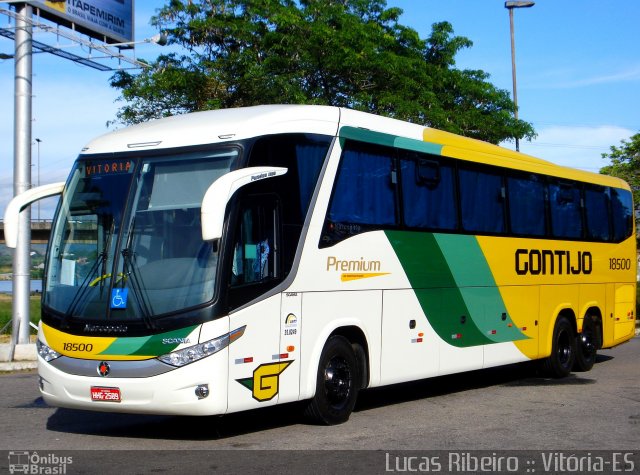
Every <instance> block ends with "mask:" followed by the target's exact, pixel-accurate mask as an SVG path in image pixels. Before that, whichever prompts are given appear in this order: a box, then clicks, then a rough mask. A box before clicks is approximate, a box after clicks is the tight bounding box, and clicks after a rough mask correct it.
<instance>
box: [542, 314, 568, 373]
mask: <svg viewBox="0 0 640 475" xmlns="http://www.w3.org/2000/svg"><path fill="white" fill-rule="evenodd" d="M575 359H576V337H575V332H574V331H573V325H571V322H570V321H569V320H568V319H567V318H566V317H563V316H560V317H558V319H557V320H556V324H555V326H554V327H553V339H552V341H551V355H549V357H548V358H546V359H545V360H544V362H543V369H544V371H545V373H547V374H548V375H549V376H551V377H553V378H564V377H566V376H568V375H569V373H571V369H572V368H573V363H574V361H575Z"/></svg>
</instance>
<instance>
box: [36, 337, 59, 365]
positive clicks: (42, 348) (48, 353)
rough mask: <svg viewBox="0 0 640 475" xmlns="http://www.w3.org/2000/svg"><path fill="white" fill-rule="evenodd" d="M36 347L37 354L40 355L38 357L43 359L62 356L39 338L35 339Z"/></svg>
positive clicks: (48, 359)
mask: <svg viewBox="0 0 640 475" xmlns="http://www.w3.org/2000/svg"><path fill="white" fill-rule="evenodd" d="M36 349H37V350H38V354H39V355H40V357H41V358H42V359H43V360H45V361H51V360H55V359H56V358H60V357H61V356H62V355H61V354H60V353H58V352H57V351H54V350H52V349H51V348H49V347H48V346H47V345H45V344H44V343H42V342H41V341H40V340H36Z"/></svg>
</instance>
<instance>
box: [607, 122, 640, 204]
mask: <svg viewBox="0 0 640 475" xmlns="http://www.w3.org/2000/svg"><path fill="white" fill-rule="evenodd" d="M620 144H621V145H620V146H619V147H616V146H615V145H612V146H611V147H610V148H609V150H610V152H609V153H603V154H602V158H607V159H609V160H611V165H608V166H606V167H604V168H602V169H600V173H602V174H605V175H611V176H615V177H618V178H622V179H623V180H625V181H626V182H627V183H629V185H630V186H631V190H632V191H633V201H634V203H636V207H638V204H639V203H640V132H639V133H637V134H635V135H632V136H631V139H630V141H626V140H621V141H620Z"/></svg>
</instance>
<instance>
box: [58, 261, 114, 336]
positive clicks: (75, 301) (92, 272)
mask: <svg viewBox="0 0 640 475" xmlns="http://www.w3.org/2000/svg"><path fill="white" fill-rule="evenodd" d="M106 262H107V251H106V250H103V251H102V252H101V253H100V254H98V257H97V259H96V261H95V262H94V263H93V265H92V266H91V269H89V272H88V273H87V275H86V276H85V278H84V280H83V281H82V283H81V284H80V292H78V293H76V295H75V296H74V297H73V300H71V303H70V304H69V308H68V309H67V311H66V312H65V314H64V319H63V322H62V323H64V321H65V320H66V319H67V318H69V317H70V316H71V315H73V312H74V311H75V310H76V307H77V306H78V304H79V303H80V302H81V301H82V299H83V298H84V295H85V294H86V293H87V290H88V289H89V287H93V286H92V285H91V284H90V283H92V282H93V281H92V280H90V279H92V278H93V276H94V275H95V272H96V271H97V270H98V267H99V266H100V265H101V264H102V274H101V276H100V292H102V289H103V287H104V284H103V281H104V280H105V279H106V276H105V274H104V271H105V270H106V269H105V263H106Z"/></svg>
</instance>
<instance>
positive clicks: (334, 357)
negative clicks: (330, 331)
mask: <svg viewBox="0 0 640 475" xmlns="http://www.w3.org/2000/svg"><path fill="white" fill-rule="evenodd" d="M359 381H360V377H359V375H358V362H357V359H356V355H355V353H354V351H353V347H352V345H351V343H350V342H349V340H347V339H346V338H344V337H343V336H338V335H336V336H332V337H330V338H329V339H328V340H327V343H326V344H325V346H324V349H323V350H322V355H321V356H320V364H319V365H318V374H317V378H316V394H315V396H314V397H313V399H312V400H311V401H310V402H309V405H308V406H307V409H306V411H305V416H306V417H307V418H309V419H310V420H312V421H313V422H316V423H320V424H326V425H334V424H341V423H343V422H346V421H347V420H349V416H350V415H351V412H352V411H353V408H354V406H355V404H356V398H357V397H358V389H359V384H358V382H359Z"/></svg>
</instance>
